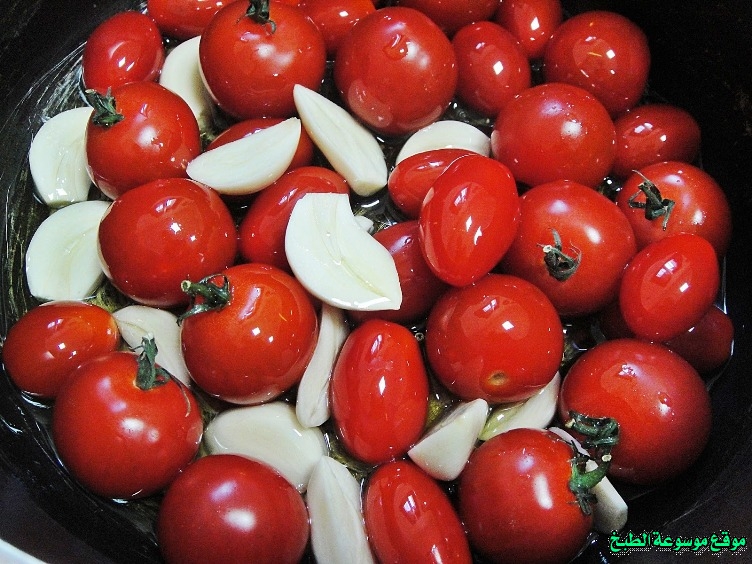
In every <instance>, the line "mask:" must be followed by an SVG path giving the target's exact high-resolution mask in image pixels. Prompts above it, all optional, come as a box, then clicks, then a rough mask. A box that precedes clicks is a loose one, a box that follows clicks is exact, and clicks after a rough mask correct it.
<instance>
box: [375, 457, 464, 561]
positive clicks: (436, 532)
mask: <svg viewBox="0 0 752 564" xmlns="http://www.w3.org/2000/svg"><path fill="white" fill-rule="evenodd" d="M363 513H364V518H365V523H366V532H367V533H368V538H369V540H370V543H371V546H372V547H373V551H374V553H375V554H376V557H377V558H378V559H379V561H380V562H434V563H436V564H438V563H440V562H445V563H449V562H456V563H459V562H465V563H468V564H469V563H470V562H472V556H471V555H470V548H469V546H468V542H467V537H466V536H465V532H464V530H463V528H462V524H461V523H460V520H459V517H458V516H457V513H456V512H455V510H454V507H452V504H451V502H450V501H449V498H448V497H447V495H446V494H445V493H444V491H443V490H442V489H441V488H440V487H439V485H438V484H437V483H436V482H435V481H434V480H433V478H431V477H430V476H428V474H425V473H424V472H423V471H422V470H421V469H420V468H418V467H417V466H416V465H415V464H413V463H412V462H409V461H407V460H396V461H394V462H388V463H386V464H382V465H381V466H379V467H378V468H377V469H376V471H375V472H373V473H372V474H371V475H370V476H369V477H368V482H367V485H366V493H365V502H364V509H363Z"/></svg>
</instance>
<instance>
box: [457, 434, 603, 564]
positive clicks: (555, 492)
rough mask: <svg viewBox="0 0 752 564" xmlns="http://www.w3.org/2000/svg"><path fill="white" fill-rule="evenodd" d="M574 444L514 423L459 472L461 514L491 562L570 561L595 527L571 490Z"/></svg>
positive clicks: (471, 537)
mask: <svg viewBox="0 0 752 564" xmlns="http://www.w3.org/2000/svg"><path fill="white" fill-rule="evenodd" d="M572 457H573V451H572V446H571V445H569V444H568V443H567V442H565V441H564V440H563V439H561V438H559V437H558V436H557V435H555V434H554V433H553V432H551V431H547V430H543V429H513V430H511V431H507V432H505V433H501V434H499V435H496V436H495V437H493V438H491V439H489V440H488V441H486V442H485V443H483V444H482V445H481V446H480V447H478V448H477V449H476V450H475V451H474V452H473V453H472V454H471V455H470V459H469V460H468V463H467V466H466V467H465V469H464V470H463V471H462V474H460V478H459V488H458V500H459V513H460V517H461V518H462V521H463V523H464V524H465V528H466V530H467V534H468V538H469V540H470V545H471V546H472V547H473V548H474V549H475V550H477V551H478V552H479V553H480V554H481V555H482V556H483V557H485V558H486V559H487V561H489V562H522V563H524V562H560V563H565V562H569V561H570V560H571V559H572V558H574V557H575V556H576V555H577V553H578V552H579V551H580V549H582V547H583V546H584V545H585V542H586V540H587V535H588V533H589V532H590V528H591V526H592V515H585V514H584V513H583V512H582V510H581V509H580V506H579V505H578V503H577V498H576V497H575V495H574V494H573V493H572V492H571V491H570V489H569V479H570V477H571V475H572V463H571V459H572Z"/></svg>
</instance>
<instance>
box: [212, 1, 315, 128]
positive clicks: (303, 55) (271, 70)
mask: <svg viewBox="0 0 752 564" xmlns="http://www.w3.org/2000/svg"><path fill="white" fill-rule="evenodd" d="M199 59H200V65H201V74H202V77H203V79H204V82H205V84H206V87H207V89H208V90H209V93H210V94H211V96H212V98H213V99H214V101H215V102H216V103H217V105H218V106H219V107H220V108H221V109H223V110H224V111H225V112H226V113H227V114H229V115H230V116H232V117H233V118H236V119H249V118H257V117H277V118H287V117H290V116H292V115H293V114H294V113H295V102H294V100H293V96H292V90H293V87H294V86H295V85H296V84H301V85H303V86H305V87H306V88H310V89H311V90H318V89H319V86H320V85H321V81H322V79H323V78H324V70H325V65H326V46H325V45H324V38H323V37H322V35H321V32H320V31H319V30H318V28H317V27H316V25H315V24H314V23H313V22H312V21H311V20H310V19H309V18H307V17H306V16H305V15H304V14H303V12H301V11H300V9H299V8H297V7H295V6H290V5H288V4H285V3H282V2H278V1H271V2H269V1H268V0H251V1H250V2H249V1H247V0H243V1H235V2H231V3H230V4H228V5H227V6H225V7H223V8H222V9H221V10H219V12H217V14H216V15H215V16H214V17H213V18H212V20H211V21H210V22H209V24H208V25H207V26H206V29H205V30H204V33H203V34H202V35H201V43H200V44H199Z"/></svg>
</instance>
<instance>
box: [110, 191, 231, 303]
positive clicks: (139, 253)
mask: <svg viewBox="0 0 752 564" xmlns="http://www.w3.org/2000/svg"><path fill="white" fill-rule="evenodd" d="M98 242H99V255H100V257H101V261H102V267H103V269H104V273H105V275H106V276H107V278H109V280H111V281H112V283H113V285H114V286H115V287H116V288H117V289H118V290H120V291H121V292H122V293H123V294H125V295H126V296H128V297H130V298H131V299H133V300H135V301H137V302H139V303H142V304H145V305H149V306H154V307H174V306H178V305H185V304H187V303H188V301H189V299H188V296H187V295H186V294H185V292H183V291H182V289H181V287H180V285H181V283H182V282H183V280H186V279H190V280H198V279H200V278H203V277H205V276H209V275H210V274H214V273H216V272H218V271H220V270H222V269H224V268H227V267H228V266H230V265H231V264H233V262H235V254H236V251H237V232H236V229H235V223H234V221H233V219H232V216H231V215H230V212H229V210H228V209H227V206H226V205H225V204H224V202H223V201H222V199H221V198H220V197H219V195H218V194H217V193H216V192H214V191H213V190H212V189H211V188H208V187H206V186H204V185H202V184H199V183H198V182H194V181H193V180H189V179H187V178H168V179H165V180H155V181H153V182H149V183H148V184H144V185H142V186H138V187H136V188H133V189H132V190H129V191H128V192H126V193H125V194H123V195H122V196H120V197H119V198H117V199H116V200H115V201H114V202H113V203H112V205H111V206H110V207H109V208H108V210H107V211H106V212H105V215H104V217H103V218H102V221H101V222H100V224H99V233H98Z"/></svg>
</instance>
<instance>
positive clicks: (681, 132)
mask: <svg viewBox="0 0 752 564" xmlns="http://www.w3.org/2000/svg"><path fill="white" fill-rule="evenodd" d="M614 126H615V127H616V159H615V160H614V166H613V169H612V171H611V172H612V173H613V175H614V176H616V177H617V178H627V177H629V176H630V175H631V174H632V173H633V172H634V171H635V170H640V169H642V168H644V167H646V166H648V165H651V164H653V163H658V162H661V161H681V162H685V163H691V162H693V161H694V160H695V158H697V155H698V154H699V152H700V126H699V125H698V124H697V121H696V120H695V118H694V117H692V115H691V114H690V113H689V112H687V111H686V110H683V109H682V108H679V107H677V106H672V105H669V104H655V103H654V104H644V105H642V106H637V107H635V108H633V109H631V110H629V111H628V112H625V113H624V114H622V115H621V116H619V117H618V118H617V119H616V120H615V121H614Z"/></svg>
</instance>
